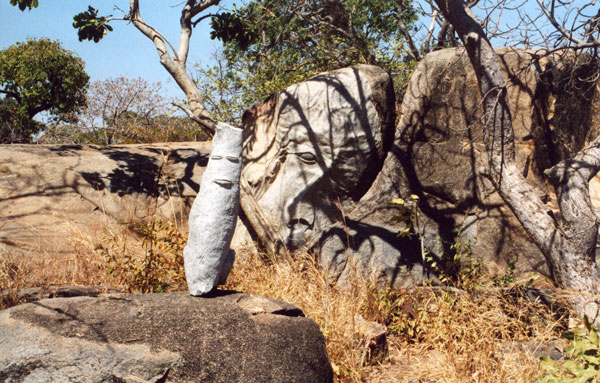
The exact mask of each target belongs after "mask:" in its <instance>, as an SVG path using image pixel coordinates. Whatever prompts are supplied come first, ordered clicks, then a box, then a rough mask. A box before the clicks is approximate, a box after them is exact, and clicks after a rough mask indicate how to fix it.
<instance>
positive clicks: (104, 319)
mask: <svg viewBox="0 0 600 383" xmlns="http://www.w3.org/2000/svg"><path fill="white" fill-rule="evenodd" d="M332 379H333V378H332V370H331V366H330V364H329V360H328V357H327V353H326V350H325V343H324V338H323V336H322V334H321V333H320V331H319V328H318V327H317V326H316V324H315V323H314V322H313V321H312V320H310V319H307V318H305V317H304V316H303V315H302V312H301V311H300V310H299V309H297V308H295V307H293V306H290V305H288V304H285V303H282V302H278V301H273V300H269V299H266V298H261V297H257V296H252V295H247V294H240V293H229V292H220V295H218V296H215V297H213V298H196V297H191V296H189V295H187V294H185V293H167V294H148V295H135V294H111V295H105V296H100V297H77V298H55V299H45V300H41V301H38V302H35V303H28V304H25V305H21V306H15V307H12V308H10V309H7V310H4V311H1V312H0V381H2V382H6V383H17V382H18V383H28V382H35V383H44V382H56V383H59V382H60V383H70V382H86V383H96V382H98V383H100V382H102V383H108V382H111V383H112V382H127V383H133V382H186V383H192V382H194V383H196V382H211V383H219V382H223V383H226V382H227V383H229V382H244V383H246V382H256V383H258V382H282V383H283V382H306V383H318V382H331V381H332Z"/></svg>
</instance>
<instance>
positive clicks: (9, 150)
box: [0, 143, 210, 256]
mask: <svg viewBox="0 0 600 383" xmlns="http://www.w3.org/2000/svg"><path fill="white" fill-rule="evenodd" d="M209 148H210V143H173V144H154V145H112V146H104V147H100V146H85V145H0V212H1V213H0V252H1V251H6V252H7V253H11V254H13V255H14V254H19V253H25V254H29V253H30V254H35V255H36V256H39V255H40V254H42V255H43V254H51V255H56V254H63V255H64V254H65V252H70V251H72V250H73V245H72V244H71V243H69V242H68V240H69V238H74V237H78V238H79V237H83V238H85V237H86V236H90V237H93V238H94V239H96V240H98V241H99V239H100V238H101V236H102V235H103V234H105V229H106V228H107V227H108V228H111V229H115V226H121V227H124V226H126V225H129V224H131V223H132V222H143V221H145V220H148V219H150V218H151V217H153V216H154V215H155V214H157V215H158V216H159V217H163V218H165V219H168V220H171V221H174V222H178V223H181V222H185V220H187V214H188V212H189V209H190V206H191V205H192V202H193V200H194V197H195V196H196V193H197V192H198V188H199V182H200V179H201V176H202V172H203V170H204V167H205V166H206V162H207V161H208V149H209Z"/></svg>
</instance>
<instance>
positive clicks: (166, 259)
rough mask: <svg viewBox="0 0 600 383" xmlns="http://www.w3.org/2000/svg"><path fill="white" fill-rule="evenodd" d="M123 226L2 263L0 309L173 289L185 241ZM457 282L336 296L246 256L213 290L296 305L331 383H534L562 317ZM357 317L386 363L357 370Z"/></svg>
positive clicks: (317, 276) (353, 288)
mask: <svg viewBox="0 0 600 383" xmlns="http://www.w3.org/2000/svg"><path fill="white" fill-rule="evenodd" d="M134 229H135V230H133V231H132V230H122V231H120V232H116V233H115V232H112V233H107V235H105V236H104V238H102V239H101V238H95V239H90V238H81V237H78V236H77V234H76V233H73V235H72V236H71V238H70V239H69V240H70V241H71V242H72V247H73V250H74V251H73V252H72V254H73V255H71V256H69V257H67V258H63V259H56V257H54V259H53V258H52V257H48V256H45V255H44V254H39V255H37V256H27V257H16V256H12V255H10V254H2V255H1V256H0V290H2V291H3V292H4V295H3V298H2V301H1V303H2V305H3V306H4V307H7V306H11V305H14V304H18V303H19V298H18V297H19V295H18V292H19V291H20V290H22V289H24V288H27V287H49V286H52V285H66V284H69V285H80V286H98V285H102V286H106V287H116V288H119V289H122V290H124V291H131V292H142V291H144V292H152V291H168V290H180V289H183V288H185V286H184V279H183V265H182V258H181V251H182V249H183V247H182V244H183V243H185V242H184V240H185V237H184V236H182V235H181V234H180V233H179V231H177V229H176V228H175V227H174V226H173V225H171V224H169V223H164V222H159V221H156V222H154V223H151V224H149V225H145V226H142V227H137V228H134ZM463 277H464V276H463ZM460 281H461V282H460V283H458V284H456V283H455V285H452V284H450V285H448V286H444V287H439V286H437V287H436V286H424V287H420V288H417V289H413V290H402V291H394V290H390V289H380V288H377V287H375V286H374V285H373V284H371V283H370V282H369V281H365V280H362V279H360V278H358V277H356V278H354V280H353V281H351V282H349V283H348V284H346V286H345V287H344V288H343V289H341V288H337V287H335V286H332V285H331V284H330V283H329V281H328V276H327V273H326V272H325V271H324V270H323V269H321V268H320V267H319V265H318V264H317V263H316V261H315V259H314V257H313V256H312V255H311V254H309V253H307V252H299V253H296V254H294V255H293V256H292V255H290V256H287V257H282V258H278V259H273V258H269V257H267V256H265V255H264V254H261V253H260V252H258V251H256V249H253V248H248V249H246V250H245V251H242V252H240V253H239V254H238V256H237V260H236V263H235V265H234V268H233V270H232V273H231V274H230V276H229V280H228V282H227V284H226V285H225V286H223V287H221V288H225V289H231V290H238V291H243V292H247V293H253V294H258V295H262V296H266V297H270V298H274V299H279V300H282V301H285V302H289V303H292V304H294V305H296V306H298V307H300V308H301V309H302V310H303V311H304V313H305V315H306V316H308V317H310V318H312V319H314V320H315V321H316V322H317V323H318V325H319V326H320V328H321V331H322V332H323V334H324V336H325V338H326V340H327V350H328V353H329V357H330V360H331V362H332V366H333V369H334V373H335V378H336V381H337V382H410V383H417V382H422V383H425V382H490V383H491V382H503V383H504V382H524V383H526V382H535V381H536V379H537V378H538V377H539V376H540V375H541V373H542V370H541V369H540V363H539V358H540V356H542V355H548V354H549V353H551V351H552V350H554V351H556V350H555V349H556V348H558V349H562V348H563V347H564V343H561V342H560V341H559V338H560V335H561V332H562V331H563V330H565V329H566V328H567V325H568V315H569V313H568V311H567V310H566V309H565V308H564V306H560V305H555V306H554V307H550V306H549V305H547V304H544V303H541V302H540V301H539V300H538V301H534V300H532V298H531V297H530V296H528V294H529V295H531V291H534V292H535V291H539V290H535V289H533V288H532V284H533V281H532V280H531V279H530V278H527V279H525V280H516V279H515V277H514V275H512V274H511V273H510V272H507V274H505V275H501V276H494V277H492V276H484V275H481V274H477V275H472V276H470V277H469V279H468V280H465V279H464V278H463V279H461V280H460ZM540 281H541V279H539V280H537V281H535V284H536V285H539V284H540ZM465 283H466V284H465ZM544 291H546V293H547V292H548V291H547V290H544ZM359 317H362V318H364V319H366V320H368V321H374V322H378V323H380V324H382V325H384V326H386V328H387V331H386V335H387V347H386V348H387V355H385V357H384V358H383V359H380V361H377V362H372V363H367V362H366V361H367V359H366V358H365V343H364V340H363V339H362V338H361V337H360V336H359V334H358V323H357V321H358V320H359V319H358V318H359Z"/></svg>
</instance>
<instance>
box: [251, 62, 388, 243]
mask: <svg viewBox="0 0 600 383" xmlns="http://www.w3.org/2000/svg"><path fill="white" fill-rule="evenodd" d="M393 121H394V95H393V88H392V85H391V80H390V78H389V75H388V74H387V73H386V72H385V71H383V70H382V69H380V68H377V67H373V66H366V65H365V66H358V67H353V68H346V69H341V70H337V71H333V72H328V73H324V74H321V75H318V76H316V77H313V78H311V79H310V80H308V81H305V82H303V83H300V84H297V85H294V86H291V87H289V88H287V89H286V90H284V91H282V92H280V93H278V94H277V95H275V96H273V97H272V98H270V99H269V100H268V101H266V102H265V103H264V104H263V105H260V106H258V107H256V108H254V109H252V110H250V111H249V112H247V113H246V115H245V116H244V122H243V125H244V129H245V131H246V134H247V137H246V140H245V143H244V153H243V155H244V161H245V165H244V169H243V170H242V181H241V183H242V194H243V196H242V208H243V209H244V212H245V213H246V215H247V217H248V220H249V221H250V223H251V226H252V228H253V229H254V231H255V232H256V233H257V234H258V237H259V239H260V240H261V242H263V244H265V245H266V246H267V248H270V250H273V251H279V250H281V248H282V247H283V246H285V247H286V248H288V249H295V248H298V247H300V246H303V245H308V246H310V245H312V244H313V243H314V241H315V240H316V239H317V238H318V235H319V234H320V233H321V232H322V231H323V230H325V229H327V228H328V227H330V226H331V225H332V224H334V223H335V222H336V221H339V220H340V219H341V218H342V214H341V209H349V208H350V207H351V201H352V200H353V199H355V200H356V199H358V198H360V196H361V195H362V194H363V193H364V192H365V191H366V189H367V188H368V187H369V185H370V184H371V182H372V181H373V179H374V178H375V175H376V173H377V172H378V170H379V169H380V168H381V164H382V162H383V159H384V155H385V151H386V149H387V148H388V147H389V145H387V144H389V143H391V141H392V139H393V127H394V126H393ZM265 242H271V243H272V244H273V245H272V246H271V245H270V244H269V243H265Z"/></svg>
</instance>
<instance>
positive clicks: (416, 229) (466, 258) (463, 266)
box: [390, 194, 514, 290]
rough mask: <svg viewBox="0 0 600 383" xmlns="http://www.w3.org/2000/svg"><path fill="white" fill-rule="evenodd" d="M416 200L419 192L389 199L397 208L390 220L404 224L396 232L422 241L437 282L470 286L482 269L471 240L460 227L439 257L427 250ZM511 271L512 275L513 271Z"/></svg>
mask: <svg viewBox="0 0 600 383" xmlns="http://www.w3.org/2000/svg"><path fill="white" fill-rule="evenodd" d="M418 204H419V196H418V195H416V194H411V195H410V197H409V198H408V199H406V200H405V199H403V198H394V199H393V200H392V202H391V203H390V206H392V207H394V208H396V209H397V212H396V214H395V215H394V216H393V217H392V221H393V222H396V223H400V224H402V225H403V228H402V229H401V231H400V232H399V233H398V236H399V237H407V236H412V235H417V236H418V237H419V242H420V244H421V255H422V257H423V261H424V263H426V264H427V266H429V267H430V268H431V269H432V270H433V271H434V272H435V273H436V274H437V275H438V278H439V279H440V282H442V283H446V284H452V285H454V286H455V287H458V288H461V289H464V290H471V289H472V288H473V287H474V286H475V283H476V280H477V277H478V276H479V274H480V271H481V264H480V262H479V261H478V260H476V259H475V258H474V257H473V254H472V251H471V242H470V241H464V240H463V239H462V236H461V231H460V230H456V237H455V238H456V240H455V242H454V243H452V244H450V246H449V251H446V252H444V253H443V254H442V256H441V257H435V256H434V255H432V254H430V252H429V250H428V249H426V248H425V247H424V244H423V238H422V232H421V227H420V226H421V222H420V215H419V209H418ZM513 268H514V264H513ZM511 275H512V277H513V278H514V274H511ZM509 277H510V275H508V276H506V278H509Z"/></svg>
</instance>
